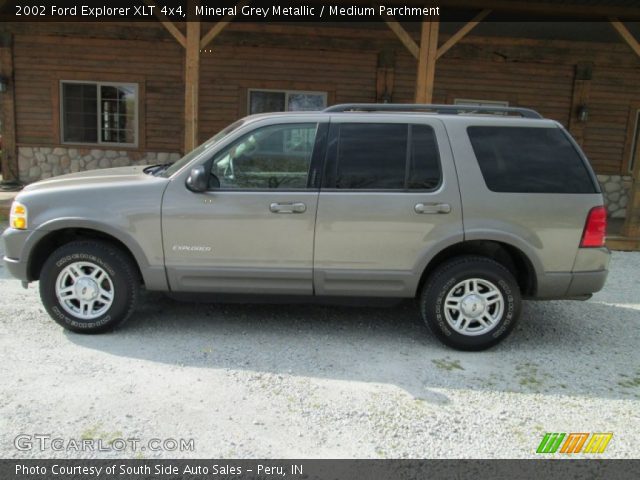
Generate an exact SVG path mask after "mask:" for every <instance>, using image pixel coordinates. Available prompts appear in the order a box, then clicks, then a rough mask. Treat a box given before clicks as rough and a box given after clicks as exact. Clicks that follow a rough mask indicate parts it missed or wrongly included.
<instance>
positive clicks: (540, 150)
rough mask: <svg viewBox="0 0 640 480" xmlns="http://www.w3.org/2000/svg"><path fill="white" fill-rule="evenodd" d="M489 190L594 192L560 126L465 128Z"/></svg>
mask: <svg viewBox="0 0 640 480" xmlns="http://www.w3.org/2000/svg"><path fill="white" fill-rule="evenodd" d="M467 131H468V133H469V139H470V140H471V145H472V146H473V151H474V152H475V155H476V158H477V159H478V164H479V165H480V170H481V171H482V176H483V177H484V180H485V183H486V184H487V187H488V188H489V190H492V191H494V192H518V193H595V191H596V190H595V186H594V182H593V180H592V178H591V176H590V174H589V172H588V170H587V167H586V166H585V164H584V162H583V160H582V158H581V157H580V155H578V152H577V151H576V149H575V147H574V146H573V145H572V144H571V142H570V141H569V139H568V138H567V136H566V134H565V133H564V132H563V131H562V130H561V129H560V128H535V127H498V126H492V127H484V126H482V127H481V126H476V127H468V129H467Z"/></svg>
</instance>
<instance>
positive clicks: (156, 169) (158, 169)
mask: <svg viewBox="0 0 640 480" xmlns="http://www.w3.org/2000/svg"><path fill="white" fill-rule="evenodd" d="M171 165H173V164H172V163H159V164H158V165H151V166H150V167H147V168H145V169H144V170H143V172H144V173H146V174H148V175H154V176H156V175H158V174H160V173H162V172H164V171H165V170H166V169H167V168H169V167H170V166H171Z"/></svg>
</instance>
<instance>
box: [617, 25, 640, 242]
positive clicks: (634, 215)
mask: <svg viewBox="0 0 640 480" xmlns="http://www.w3.org/2000/svg"><path fill="white" fill-rule="evenodd" d="M609 22H610V23H611V26H612V27H613V28H614V29H615V30H616V32H618V35H620V37H621V38H622V39H623V40H624V41H625V43H626V44H627V45H629V48H631V50H633V52H634V53H635V54H636V55H637V56H638V57H640V42H639V41H638V40H636V38H635V37H634V36H633V34H632V33H631V32H630V31H629V30H628V29H627V27H626V26H625V25H624V23H622V22H621V21H620V20H618V19H617V18H609ZM631 177H632V183H631V189H630V190H629V201H628V202H627V215H626V219H625V222H624V226H623V227H622V234H623V235H624V236H627V237H635V238H640V162H639V161H638V154H637V152H636V158H635V163H634V166H633V172H631Z"/></svg>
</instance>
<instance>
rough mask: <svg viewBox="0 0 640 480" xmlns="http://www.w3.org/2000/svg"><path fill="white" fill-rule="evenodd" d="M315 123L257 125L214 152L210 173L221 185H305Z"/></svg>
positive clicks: (294, 187) (243, 187)
mask: <svg viewBox="0 0 640 480" xmlns="http://www.w3.org/2000/svg"><path fill="white" fill-rule="evenodd" d="M316 130H317V124H315V123H300V124H285V125H272V126H268V127H262V128H258V129H256V130H254V131H252V132H250V133H248V134H246V135H244V136H243V137H241V138H240V139H239V140H237V141H236V142H234V143H233V144H232V145H231V146H229V147H227V148H225V149H224V150H223V151H222V152H219V153H218V154H216V155H215V157H214V158H213V162H212V168H211V173H212V174H213V175H215V176H216V177H217V178H218V180H219V181H220V188H223V189H299V188H307V179H308V176H309V167H310V165H311V157H312V155H313V147H314V144H315V138H316Z"/></svg>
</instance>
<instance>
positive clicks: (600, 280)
mask: <svg viewBox="0 0 640 480" xmlns="http://www.w3.org/2000/svg"><path fill="white" fill-rule="evenodd" d="M610 258H611V252H610V251H609V249H608V248H581V249H579V250H578V254H577V255H576V259H575V262H574V266H573V272H548V273H545V274H543V275H541V276H539V277H538V290H537V294H536V295H535V298H540V299H563V298H576V297H585V296H589V295H591V294H592V293H595V292H598V291H600V290H602V287H604V283H605V282H606V280H607V275H608V274H609V270H608V268H609V260H610Z"/></svg>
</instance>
